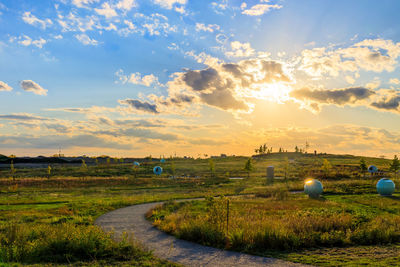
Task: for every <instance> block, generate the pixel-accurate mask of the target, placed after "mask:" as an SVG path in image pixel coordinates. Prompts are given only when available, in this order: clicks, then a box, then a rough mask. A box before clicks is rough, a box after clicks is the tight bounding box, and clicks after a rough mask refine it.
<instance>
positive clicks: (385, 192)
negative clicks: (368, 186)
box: [376, 178, 396, 196]
mask: <svg viewBox="0 0 400 267" xmlns="http://www.w3.org/2000/svg"><path fill="white" fill-rule="evenodd" d="M395 189H396V185H395V184H394V183H393V181H392V180H390V179H388V178H382V179H380V180H379V181H378V182H377V183H376V190H377V191H378V193H379V195H381V196H390V195H392V194H393V193H394V190H395Z"/></svg>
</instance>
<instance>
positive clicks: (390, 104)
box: [371, 96, 400, 110]
mask: <svg viewBox="0 0 400 267" xmlns="http://www.w3.org/2000/svg"><path fill="white" fill-rule="evenodd" d="M399 105H400V96H394V97H391V98H389V99H384V100H381V101H378V102H373V103H371V106H373V107H374V108H377V109H386V110H397V109H398V107H399Z"/></svg>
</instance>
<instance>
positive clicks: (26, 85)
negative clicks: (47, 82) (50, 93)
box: [21, 80, 47, 95]
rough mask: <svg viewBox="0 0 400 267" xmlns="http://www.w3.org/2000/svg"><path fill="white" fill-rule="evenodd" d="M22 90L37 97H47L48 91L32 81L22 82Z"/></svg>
mask: <svg viewBox="0 0 400 267" xmlns="http://www.w3.org/2000/svg"><path fill="white" fill-rule="evenodd" d="M21 88H22V89H24V90H25V91H27V92H32V93H34V94H36V95H47V90H46V89H43V88H42V87H41V86H40V85H39V84H37V83H35V82H34V81H31V80H23V81H21Z"/></svg>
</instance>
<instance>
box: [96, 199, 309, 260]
mask: <svg viewBox="0 0 400 267" xmlns="http://www.w3.org/2000/svg"><path fill="white" fill-rule="evenodd" d="M162 203H163V202H155V203H146V204H140V205H134V206H129V207H126V208H121V209H117V210H114V211H111V212H109V213H106V214H104V215H102V216H100V217H99V218H98V219H97V220H96V222H95V224H96V225H98V226H100V227H101V228H102V229H103V231H107V232H108V231H113V232H114V233H115V237H116V238H117V239H118V238H120V237H121V236H122V234H123V233H133V236H134V238H135V240H137V241H139V243H141V244H142V245H144V247H146V248H148V249H150V250H152V251H153V254H154V255H155V256H157V257H159V258H161V259H166V260H169V261H172V262H176V263H180V264H183V265H185V266H224V267H225V266H305V265H302V264H298V263H292V262H287V261H283V260H279V259H274V258H267V257H259V256H253V255H248V254H244V253H239V252H233V251H226V250H222V249H217V248H212V247H207V246H203V245H199V244H196V243H192V242H189V241H185V240H180V239H177V238H175V237H174V236H172V235H168V234H166V233H164V232H162V231H160V230H158V229H157V228H155V227H154V226H152V224H151V223H150V222H149V221H147V220H146V218H145V214H146V212H147V211H149V210H150V209H152V208H154V207H155V206H157V205H159V204H162Z"/></svg>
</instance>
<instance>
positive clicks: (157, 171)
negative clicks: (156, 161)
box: [153, 166, 162, 175]
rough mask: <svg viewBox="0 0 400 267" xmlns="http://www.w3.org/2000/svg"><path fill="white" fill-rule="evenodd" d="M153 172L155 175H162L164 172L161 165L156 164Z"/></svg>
mask: <svg viewBox="0 0 400 267" xmlns="http://www.w3.org/2000/svg"><path fill="white" fill-rule="evenodd" d="M153 172H154V174H155V175H160V174H161V173H162V168H161V167H160V166H155V167H154V169H153Z"/></svg>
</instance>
